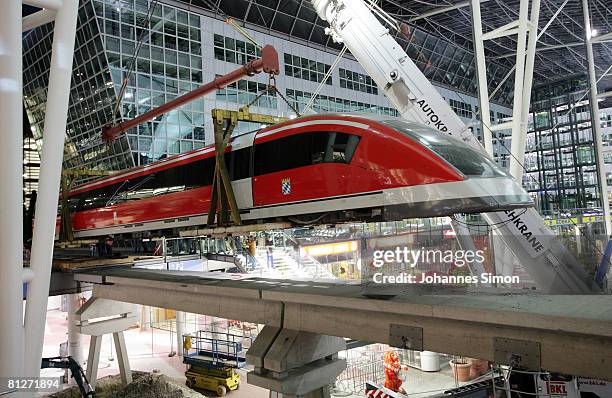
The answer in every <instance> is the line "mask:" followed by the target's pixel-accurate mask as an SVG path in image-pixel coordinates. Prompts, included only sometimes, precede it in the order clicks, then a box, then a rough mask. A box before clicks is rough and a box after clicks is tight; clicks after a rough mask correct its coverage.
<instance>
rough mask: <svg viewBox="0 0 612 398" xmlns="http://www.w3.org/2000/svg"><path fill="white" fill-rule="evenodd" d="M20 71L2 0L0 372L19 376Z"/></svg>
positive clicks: (16, 12)
mask: <svg viewBox="0 0 612 398" xmlns="http://www.w3.org/2000/svg"><path fill="white" fill-rule="evenodd" d="M21 73H22V54H21V2H20V1H16V0H11V1H4V2H2V11H1V12H0V120H1V121H2V132H0V151H1V152H0V203H1V204H2V206H0V220H2V221H1V222H0V253H2V260H0V261H1V262H0V319H2V321H0V336H2V338H0V358H2V360H1V361H0V377H15V376H22V375H23V374H22V372H23V341H24V340H23V334H24V333H23V332H24V330H23V313H22V305H23V292H22V272H23V251H22V250H23V232H22V228H23V220H22V219H23V196H22V195H23V190H22V185H23V177H22V174H23V159H22V146H23V120H22V112H23V104H22V87H23V84H22V81H21V80H22V77H21ZM38 364H39V367H40V358H39V362H38Z"/></svg>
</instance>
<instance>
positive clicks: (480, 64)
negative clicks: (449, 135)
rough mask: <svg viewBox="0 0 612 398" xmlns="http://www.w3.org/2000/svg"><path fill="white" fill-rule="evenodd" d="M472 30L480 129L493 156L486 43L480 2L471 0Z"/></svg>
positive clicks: (488, 151) (487, 148)
mask: <svg viewBox="0 0 612 398" xmlns="http://www.w3.org/2000/svg"><path fill="white" fill-rule="evenodd" d="M471 5H472V29H473V35H474V55H475V60H476V62H475V63H476V82H477V83H478V104H479V107H480V126H481V127H480V128H481V129H482V137H483V139H484V147H485V150H486V151H487V153H488V154H489V155H491V156H493V133H492V132H491V113H490V106H489V89H488V87H489V84H488V83H487V66H486V62H485V53H484V41H483V40H482V20H481V17H480V0H471Z"/></svg>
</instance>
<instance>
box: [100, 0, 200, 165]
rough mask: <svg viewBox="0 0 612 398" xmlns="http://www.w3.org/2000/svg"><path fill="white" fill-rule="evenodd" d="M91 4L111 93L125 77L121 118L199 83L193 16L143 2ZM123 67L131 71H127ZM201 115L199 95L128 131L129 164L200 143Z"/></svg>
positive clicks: (125, 0)
mask: <svg viewBox="0 0 612 398" xmlns="http://www.w3.org/2000/svg"><path fill="white" fill-rule="evenodd" d="M93 4H94V8H95V11H96V16H97V17H98V21H99V25H100V31H101V33H102V38H103V43H104V47H105V50H106V54H107V57H108V62H109V66H110V72H111V74H112V80H113V82H114V85H115V90H116V92H117V93H119V92H120V88H121V84H122V82H123V80H124V79H126V78H127V88H126V90H125V94H124V96H123V99H122V101H121V115H122V117H123V118H124V119H131V118H133V117H135V116H137V115H140V114H142V113H145V112H147V111H149V110H151V109H152V108H155V107H158V106H160V105H163V104H165V103H166V102H168V101H171V100H173V99H175V98H176V97H178V96H180V95H183V94H185V93H187V92H189V91H191V90H194V89H195V88H197V87H198V86H200V85H201V83H202V36H201V21H200V16H199V15H198V14H195V13H191V12H188V11H184V10H181V9H177V8H176V7H172V6H168V5H165V4H161V3H159V2H149V1H148V0H135V1H134V0H120V1H119V2H117V1H116V0H93ZM151 6H153V9H151V10H150V9H149V7H151ZM149 13H150V15H151V18H150V20H149V19H148V15H149ZM140 42H141V44H140V48H139V49H138V50H137V48H138V45H139V43H140ZM129 70H133V72H132V73H131V74H128V71H129ZM204 118H205V115H204V100H203V99H202V98H200V99H197V100H195V101H193V102H191V103H188V104H185V105H183V106H181V107H180V108H177V109H174V110H172V111H171V112H168V113H166V114H164V115H163V116H160V117H158V118H156V119H154V120H152V121H151V122H147V123H143V124H141V125H139V126H138V127H136V128H133V129H130V130H128V131H127V137H128V140H129V146H130V150H131V155H132V159H133V160H132V161H133V164H134V165H143V164H147V163H150V162H152V161H155V160H159V159H163V158H165V157H167V156H171V155H175V154H178V153H181V152H186V151H190V150H193V149H196V148H201V147H203V146H204V136H205V135H204V127H203V126H204Z"/></svg>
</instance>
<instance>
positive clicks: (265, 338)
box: [246, 326, 346, 398]
mask: <svg viewBox="0 0 612 398" xmlns="http://www.w3.org/2000/svg"><path fill="white" fill-rule="evenodd" d="M345 349H346V342H345V341H344V339H342V338H340V337H333V336H326V335H320V334H316V333H308V332H298V331H295V330H290V329H282V328H278V327H273V326H264V328H263V329H262V330H261V332H260V333H259V334H258V335H257V338H256V339H255V341H254V342H253V345H251V347H250V348H249V351H248V352H247V358H246V359H247V362H248V363H249V364H250V365H253V366H254V367H255V370H253V371H252V372H249V373H248V374H247V381H248V383H249V384H253V385H256V386H259V387H263V388H266V389H268V390H270V398H281V397H282V398H329V396H330V391H329V386H330V385H332V384H333V383H334V382H335V380H336V378H337V377H338V375H340V373H342V371H343V370H344V369H345V368H346V360H345V359H339V358H338V352H339V351H343V350H345Z"/></svg>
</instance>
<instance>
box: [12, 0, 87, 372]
mask: <svg viewBox="0 0 612 398" xmlns="http://www.w3.org/2000/svg"><path fill="white" fill-rule="evenodd" d="M78 6H79V2H78V0H63V1H62V2H61V7H59V9H57V14H56V16H55V29H54V32H53V47H52V54H51V67H50V72H49V87H48V90H47V107H46V109H45V129H44V133H43V140H44V142H43V148H42V156H41V165H40V180H39V186H38V197H39V200H38V201H37V202H36V218H35V221H34V236H33V239H32V255H31V260H30V267H31V268H32V271H33V272H34V277H33V279H32V282H30V284H29V287H28V296H27V304H26V311H25V339H26V341H28V344H27V345H26V346H25V348H24V351H25V352H24V354H25V357H24V358H25V374H26V375H28V376H38V375H39V374H40V359H41V356H42V346H43V339H44V335H45V318H46V311H47V296H48V292H49V280H50V276H51V260H52V257H53V241H54V238H55V223H56V218H57V205H58V198H59V187H60V177H61V170H62V159H63V155H64V139H65V136H66V119H67V114H68V102H69V95H70V79H71V76H72V57H73V53H74V40H75V32H76V23H77V13H78ZM13 18H14V16H13ZM20 30H21V29H20ZM12 62H15V60H14V59H12ZM19 105H20V106H21V103H20V104H19ZM15 115H16V114H13V115H11V117H12V118H14V117H15ZM20 139H21V137H20ZM20 194H21V193H20ZM20 212H21V210H20ZM13 233H14V231H13ZM20 250H21V247H20ZM13 310H14V309H13Z"/></svg>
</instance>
